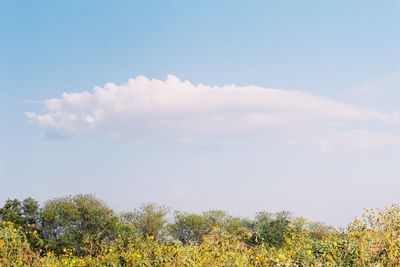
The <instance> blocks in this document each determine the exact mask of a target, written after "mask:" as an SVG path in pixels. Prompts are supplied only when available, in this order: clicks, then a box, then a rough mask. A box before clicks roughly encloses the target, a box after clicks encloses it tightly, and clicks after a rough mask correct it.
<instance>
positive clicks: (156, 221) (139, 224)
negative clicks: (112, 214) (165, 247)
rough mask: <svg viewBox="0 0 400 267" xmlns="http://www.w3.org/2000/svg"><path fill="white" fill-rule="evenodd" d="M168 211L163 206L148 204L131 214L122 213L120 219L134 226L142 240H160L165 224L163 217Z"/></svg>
mask: <svg viewBox="0 0 400 267" xmlns="http://www.w3.org/2000/svg"><path fill="white" fill-rule="evenodd" d="M168 211H169V209H168V208H167V207H165V206H158V205H157V204H155V203H149V204H145V205H143V206H142V207H141V208H140V209H136V210H134V211H133V212H126V213H124V214H123V215H122V218H123V220H125V221H127V222H129V223H131V224H132V225H134V226H135V227H136V229H137V230H138V231H139V233H140V235H141V236H142V237H143V238H148V237H153V238H155V239H161V238H162V237H163V230H164V227H165V224H166V222H167V221H166V218H165V216H166V215H167V213H168Z"/></svg>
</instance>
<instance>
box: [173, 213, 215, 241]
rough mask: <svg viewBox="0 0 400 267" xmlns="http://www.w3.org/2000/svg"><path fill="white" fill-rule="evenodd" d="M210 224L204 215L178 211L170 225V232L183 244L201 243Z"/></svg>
mask: <svg viewBox="0 0 400 267" xmlns="http://www.w3.org/2000/svg"><path fill="white" fill-rule="evenodd" d="M209 230H210V226H209V224H208V223H207V220H206V218H205V217H204V216H202V215H198V214H193V213H181V212H176V213H175V215H174V222H173V223H171V224H170V225H169V227H168V232H169V234H170V235H171V236H172V237H173V238H175V239H177V240H179V241H180V242H181V243H182V244H184V245H185V244H188V243H190V244H193V243H200V242H201V241H202V238H203V236H204V235H206V234H207V233H208V232H209Z"/></svg>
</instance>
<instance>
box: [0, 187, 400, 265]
mask: <svg viewBox="0 0 400 267" xmlns="http://www.w3.org/2000/svg"><path fill="white" fill-rule="evenodd" d="M168 212H169V210H168V209H167V208H166V207H162V206H158V205H155V204H148V205H144V206H142V207H141V208H139V209H137V210H134V211H132V212H126V213H122V214H115V212H114V211H113V210H111V209H110V208H109V207H107V206H106V205H105V203H103V202H102V201H100V200H98V199H96V198H95V197H93V196H91V195H78V196H74V197H65V198H58V199H54V200H50V201H48V202H46V203H45V204H44V205H43V207H42V208H39V205H38V203H37V202H36V201H35V200H33V199H31V198H29V199H25V200H24V201H22V202H21V201H19V200H8V201H6V203H5V204H4V206H3V207H2V208H1V209H0V221H1V224H0V266H399V265H400V260H399V259H400V208H399V207H398V206H396V205H394V206H392V207H390V208H387V209H384V210H366V212H365V214H364V215H363V216H362V218H361V219H357V220H355V221H354V222H352V223H350V224H349V225H348V227H347V228H346V229H344V230H335V229H333V228H331V227H328V226H326V225H324V224H321V223H311V222H308V221H307V220H305V219H304V218H295V217H293V216H291V215H290V214H289V213H287V212H280V213H276V214H270V213H267V212H260V213H258V214H257V216H256V217H255V218H254V219H243V218H238V217H233V216H230V215H228V214H226V213H225V212H223V211H208V212H204V213H202V214H190V213H179V212H176V213H174V217H173V219H172V220H171V221H167V219H166V215H167V213H168Z"/></svg>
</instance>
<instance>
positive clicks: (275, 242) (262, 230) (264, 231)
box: [250, 211, 291, 247]
mask: <svg viewBox="0 0 400 267" xmlns="http://www.w3.org/2000/svg"><path fill="white" fill-rule="evenodd" d="M290 216H291V214H290V213H289V212H286V211H281V212H277V213H269V212H265V211H262V212H258V213H257V215H256V217H255V220H254V221H253V222H252V223H251V224H250V228H251V229H252V230H253V238H252V242H253V243H255V244H261V243H263V244H268V245H272V246H276V247H280V246H282V245H283V243H284V241H285V235H286V233H288V230H289V223H290Z"/></svg>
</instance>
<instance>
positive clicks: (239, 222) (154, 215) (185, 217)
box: [0, 195, 332, 255]
mask: <svg viewBox="0 0 400 267" xmlns="http://www.w3.org/2000/svg"><path fill="white" fill-rule="evenodd" d="M169 212H170V209H169V208H167V207H165V206H160V205H157V204H155V203H149V204H145V205H143V206H141V207H140V208H137V209H135V210H133V211H128V212H122V213H116V212H115V211H113V210H112V209H111V208H109V207H108V206H107V205H106V204H105V203H104V202H103V201H101V200H99V199H98V198H96V197H95V196H93V195H76V196H68V197H62V198H56V199H52V200H49V201H47V202H45V203H44V205H43V207H40V206H39V203H38V202H37V201H36V200H34V199H33V198H27V199H24V200H18V199H12V200H11V199H9V200H7V201H6V202H5V204H4V206H3V207H2V208H0V221H3V222H12V223H13V224H14V225H15V226H16V227H17V228H20V229H23V231H24V232H25V233H26V234H27V239H28V242H29V244H30V246H31V248H32V249H34V250H36V251H42V252H43V251H48V250H50V251H53V252H55V253H56V254H62V253H63V251H65V249H72V251H74V254H76V255H85V254H90V255H95V254H97V253H99V252H100V250H101V247H102V244H104V243H108V242H111V241H112V240H114V239H115V238H117V237H118V238H122V239H123V240H127V239H134V238H137V237H141V238H144V239H148V238H154V239H155V240H158V241H162V242H179V243H180V244H183V245H186V244H199V243H201V242H202V240H203V238H204V237H205V236H206V235H208V234H210V233H211V232H212V230H213V229H216V228H218V229H220V230H222V231H224V232H227V233H230V234H233V235H237V236H239V237H240V238H241V239H242V240H243V242H245V244H246V245H248V246H256V245H261V244H264V245H270V246H277V247H279V246H281V245H282V244H283V242H284V238H285V234H286V233H287V231H288V229H289V228H288V226H289V224H290V223H292V224H294V225H295V227H297V228H299V229H304V228H305V227H307V228H308V229H309V230H310V233H311V234H312V235H313V236H315V237H316V238H322V236H324V234H326V233H328V232H329V231H330V230H332V228H330V227H328V226H326V225H324V224H321V223H309V222H307V221H306V220H305V219H303V218H294V217H293V216H292V215H291V214H290V213H289V212H285V211H282V212H278V213H269V212H265V211H262V212H259V213H257V215H256V216H255V218H253V219H247V218H240V217H234V216H231V215H229V214H228V213H226V212H224V211H220V210H210V211H206V212H203V213H201V214H194V213H184V212H173V220H172V221H168V220H167V218H166V217H167V214H168V213H169Z"/></svg>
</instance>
